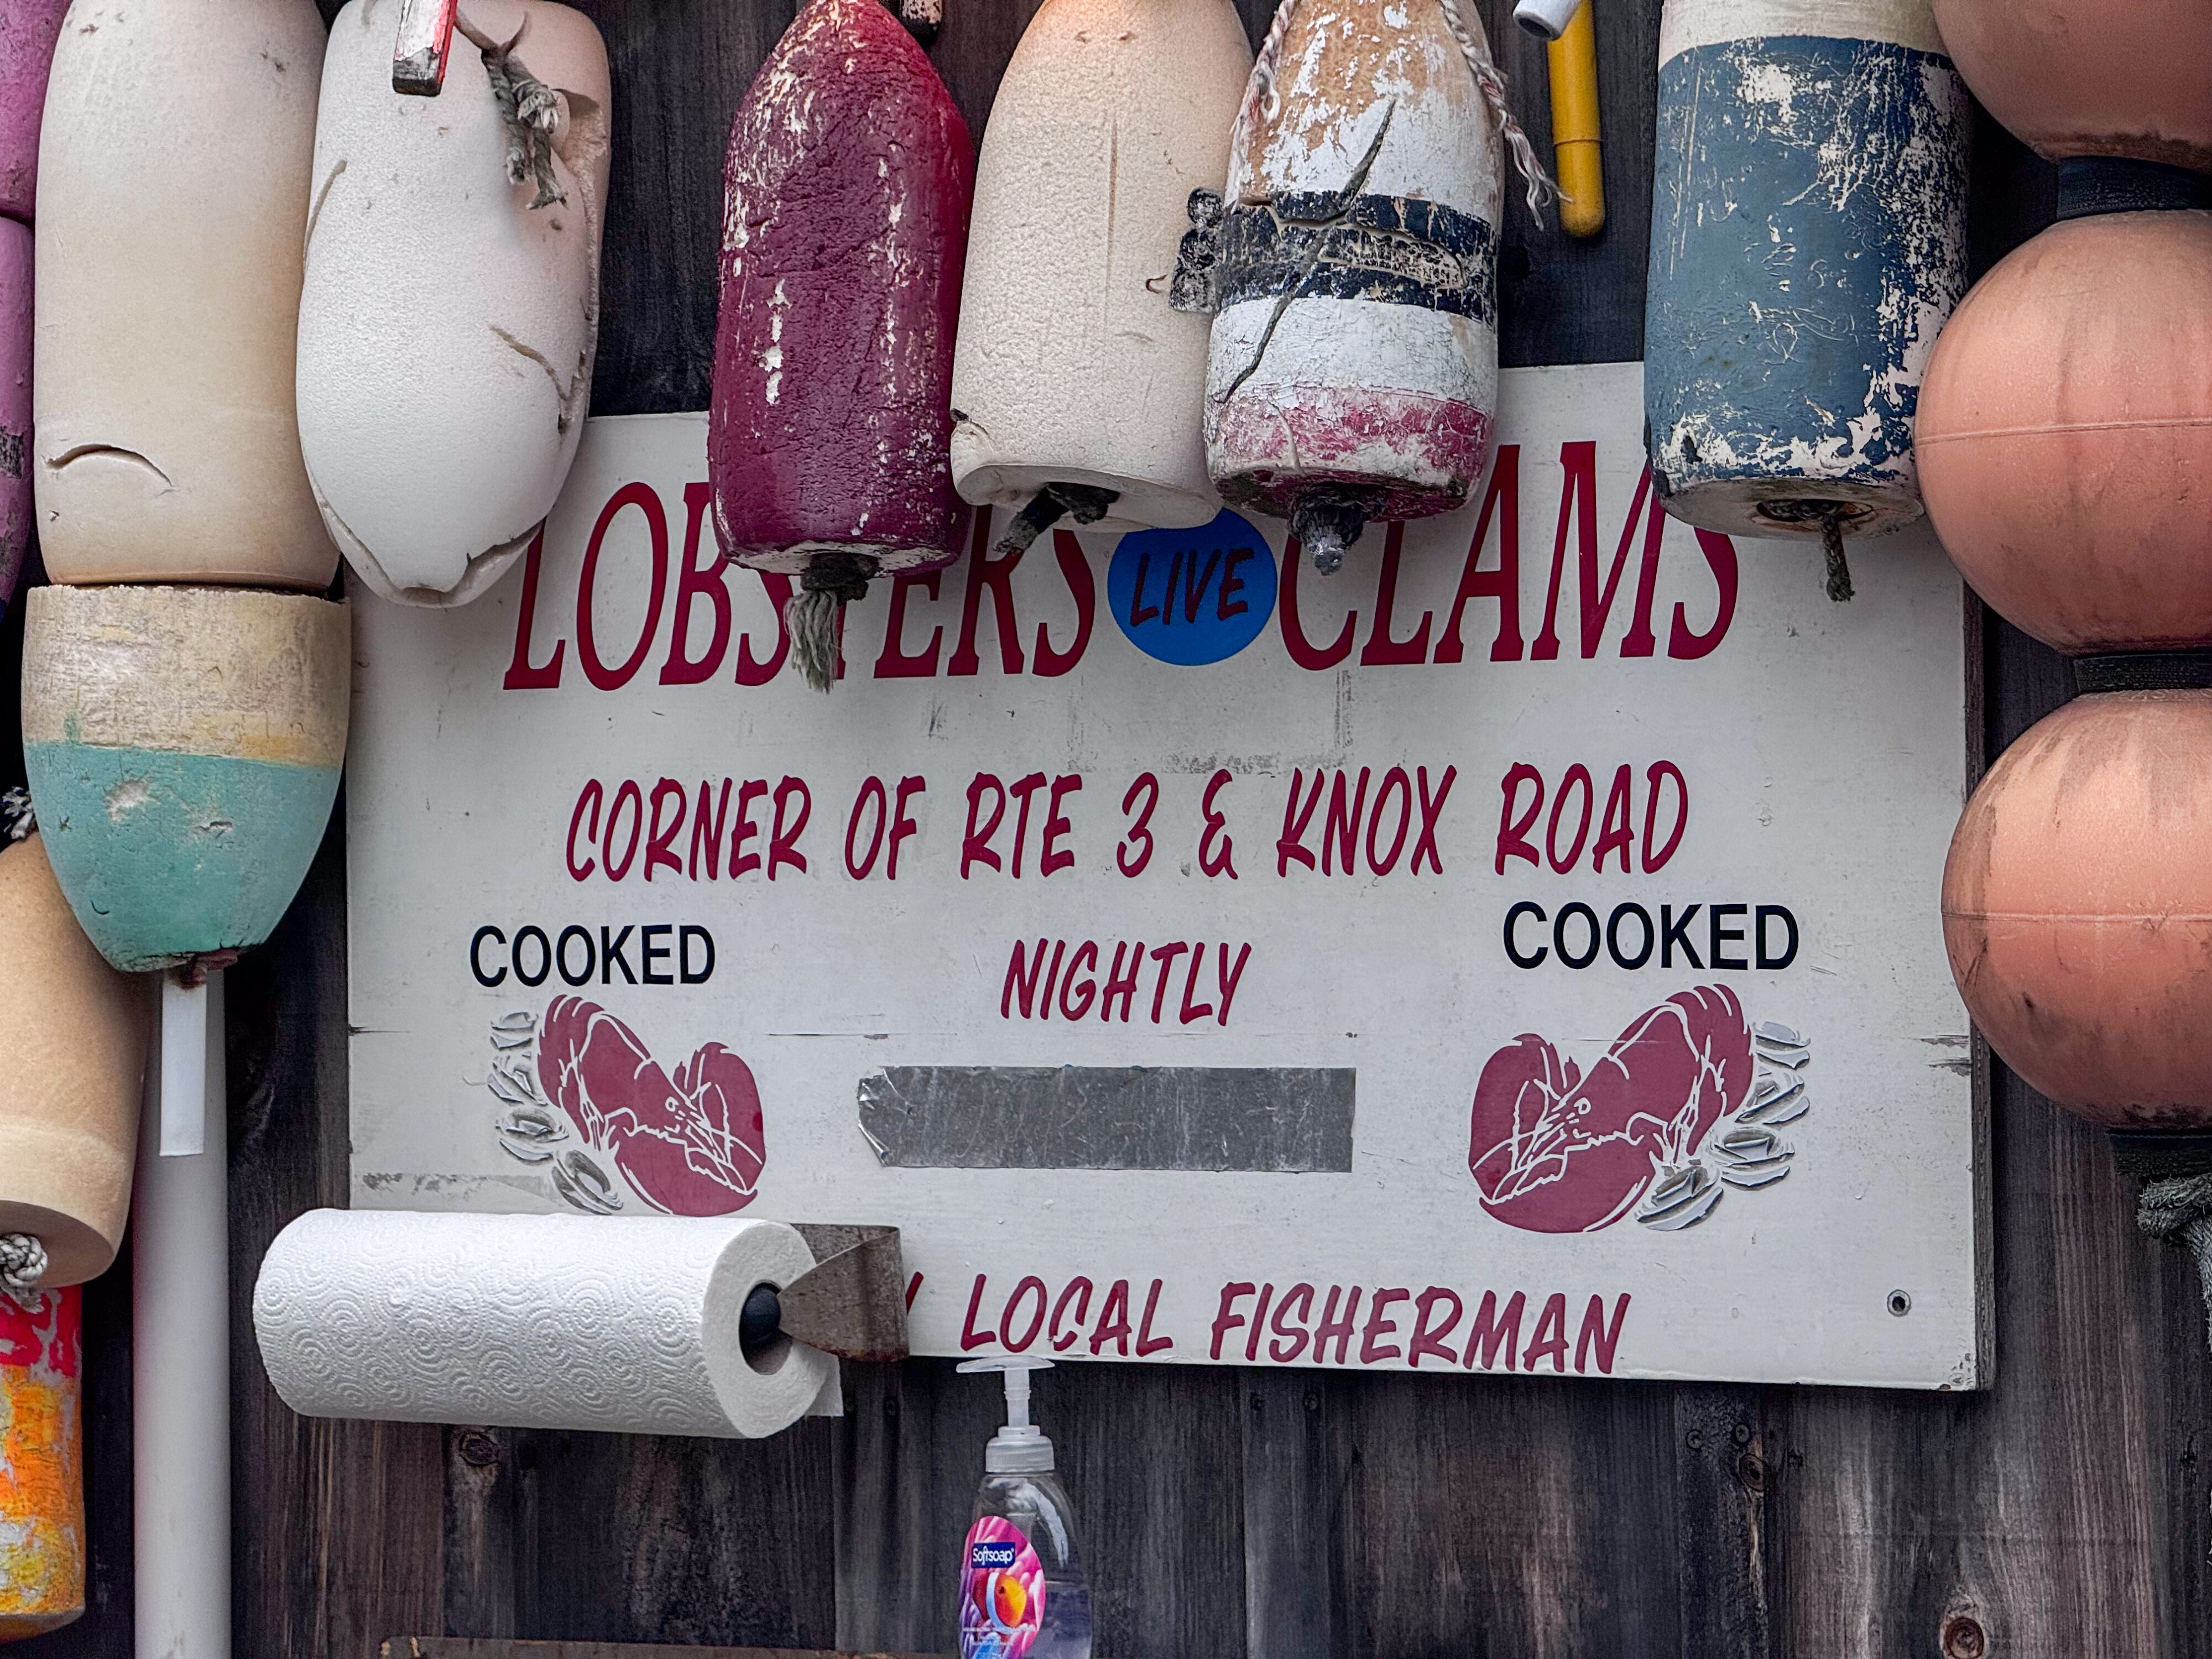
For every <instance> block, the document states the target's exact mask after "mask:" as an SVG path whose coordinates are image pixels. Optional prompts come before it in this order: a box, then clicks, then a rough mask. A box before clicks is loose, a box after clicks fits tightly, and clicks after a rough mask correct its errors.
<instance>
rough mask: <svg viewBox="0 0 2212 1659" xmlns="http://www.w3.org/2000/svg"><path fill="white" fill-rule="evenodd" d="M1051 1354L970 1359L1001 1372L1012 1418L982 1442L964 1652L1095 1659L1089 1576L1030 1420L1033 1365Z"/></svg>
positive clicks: (966, 1552) (965, 1557)
mask: <svg viewBox="0 0 2212 1659" xmlns="http://www.w3.org/2000/svg"><path fill="white" fill-rule="evenodd" d="M1051 1363H1052V1362H1051V1361H1050V1360H1048V1359H972V1360H969V1362H968V1363H967V1364H963V1366H961V1368H960V1369H961V1370H963V1371H999V1372H1001V1373H1003V1374H1004V1376H1005V1378H1006V1426H1005V1427H1004V1428H1002V1429H1000V1431H999V1432H998V1433H997V1434H995V1435H994V1436H993V1437H991V1441H990V1443H989V1444H988V1445H987V1446H986V1447H985V1448H984V1449H983V1471H984V1473H983V1484H982V1485H981V1486H980V1487H978V1488H977V1489H976V1492H975V1516H974V1518H973V1524H972V1525H970V1526H969V1528H968V1539H967V1542H966V1543H965V1544H964V1545H963V1547H962V1550H961V1560H960V1608H959V1626H960V1656H961V1659H1091V1582H1090V1580H1089V1579H1088V1578H1087V1577H1085V1574H1084V1571H1083V1551H1082V1547H1081V1546H1080V1545H1079V1543H1078V1542H1077V1540H1076V1535H1075V1511H1074V1508H1073V1505H1072V1504H1069V1502H1068V1501H1067V1493H1066V1490H1065V1489H1064V1488H1063V1487H1062V1486H1060V1480H1059V1478H1058V1476H1056V1475H1055V1474H1054V1472H1053V1455H1052V1442H1051V1441H1049V1440H1048V1439H1046V1438H1045V1437H1044V1433H1043V1431H1042V1430H1040V1429H1038V1428H1037V1427H1036V1425H1033V1424H1032V1423H1030V1372H1031V1371H1033V1370H1043V1369H1044V1368H1045V1367H1046V1366H1048V1365H1049V1364H1051Z"/></svg>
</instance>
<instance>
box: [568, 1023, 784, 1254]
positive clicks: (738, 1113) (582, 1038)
mask: <svg viewBox="0 0 2212 1659" xmlns="http://www.w3.org/2000/svg"><path fill="white" fill-rule="evenodd" d="M538 1083H539V1085H540V1086H542V1087H543V1088H544V1091H545V1098H546V1099H547V1100H548V1101H550V1102H551V1103H553V1104H554V1105H556V1106H557V1107H559V1108H560V1109H561V1110H562V1111H563V1112H565V1113H567V1114H568V1121H570V1122H571V1123H573V1124H574V1125H575V1127H576V1130H577V1133H580V1135H582V1136H583V1138H584V1139H585V1140H586V1141H587V1142H589V1143H590V1144H591V1145H592V1146H596V1147H605V1149H606V1150H607V1151H608V1152H611V1154H612V1155H613V1158H614V1161H615V1164H616V1165H617V1168H619V1169H620V1170H622V1172H623V1175H624V1176H627V1177H628V1178H629V1184H630V1185H631V1187H632V1188H635V1190H636V1192H637V1194H638V1195H639V1196H640V1197H641V1198H642V1199H644V1200H645V1201H646V1202H647V1203H648V1204H650V1205H652V1206H653V1208H654V1209H656V1210H660V1211H663V1212H665V1213H667V1214H670V1215H728V1214H730V1213H731V1212H733V1211H737V1210H742V1209H743V1208H744V1206H746V1205H748V1204H750V1203H751V1202H752V1200H753V1193H754V1190H755V1188H757V1187H758V1185H759V1183H760V1175H761V1170H762V1167H763V1165H764V1164H766V1163H767V1162H768V1145H767V1136H766V1132H765V1126H764V1125H763V1121H762V1119H761V1103H760V1091H759V1089H758V1088H757V1086H756V1085H754V1083H753V1074H752V1069H751V1067H750V1066H747V1065H746V1064H745V1063H744V1060H740V1059H739V1058H738V1056H737V1055H735V1054H732V1053H731V1052H730V1051H729V1050H728V1049H727V1048H724V1047H723V1046H722V1045H721V1044H720V1043H719V1042H710V1043H708V1045H707V1046H706V1047H705V1048H701V1049H699V1050H698V1051H697V1052H696V1053H695V1054H693V1055H692V1056H691V1058H690V1060H687V1061H686V1062H684V1064H683V1065H681V1066H678V1067H677V1068H676V1076H675V1078H674V1079H673V1080H671V1079H670V1078H669V1075H668V1073H666V1072H665V1071H664V1070H662V1069H661V1065H660V1062H659V1060H655V1059H654V1058H653V1056H652V1054H649V1053H647V1050H646V1047H645V1045H644V1044H643V1043H642V1042H639V1041H638V1040H637V1037H636V1036H635V1034H634V1033H633V1032H632V1031H631V1030H630V1029H629V1026H627V1025H625V1024H623V1023H622V1021H620V1020H618V1019H617V1018H615V1017H614V1016H613V1015H612V1014H611V1013H609V1012H607V1011H606V1010H605V1009H604V1008H602V1007H600V1006H599V1005H598V1004H596V1003H591V1002H586V1001H585V1000H583V999H582V998H580V997H556V998H555V999H554V1000H553V1001H552V1004H551V1005H550V1006H549V1007H548V1008H547V1009H546V1010H545V1018H544V1020H543V1021H542V1022H541V1023H540V1024H539V1025H538Z"/></svg>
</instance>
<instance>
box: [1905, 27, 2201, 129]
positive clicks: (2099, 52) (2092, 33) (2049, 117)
mask: <svg viewBox="0 0 2212 1659" xmlns="http://www.w3.org/2000/svg"><path fill="white" fill-rule="evenodd" d="M1935 8H1936V24H1937V26H1938V27H1941V28H1942V31H1943V44H1944V45H1945V46H1948V47H1949V48H1950V52H1951V57H1952V59H1953V61H1954V62H1955V63H1956V64H1958V66H1959V72H1960V74H1961V75H1963V76H1966V84H1967V85H1968V86H1969V87H1971V88H1973V93H1974V96H1975V97H1977V98H1978V99H1980V100H1981V101H1982V103H1983V104H1984V106H1986V107H1987V108H1988V110H1989V112H1990V114H1992V115H1994V116H1996V118H1997V119H1998V120H2000V121H2002V123H2003V124H2004V125H2006V126H2007V127H2008V128H2009V129H2010V130H2011V131H2012V132H2013V134H2014V136H2015V137H2018V138H2020V139H2021V140H2023V141H2024V142H2026V143H2029V144H2032V145H2033V146H2034V147H2035V149H2037V151H2038V152H2039V153H2040V154H2042V155H2046V156H2049V157H2051V158H2052V159H2053V160H2056V159H2057V158H2058V157H2061V156H2066V155H2129V156H2133V157H2136V159H2138V160H2141V161H2165V162H2167V163H2170V164H2172V165H2173V166H2177V167H2197V168H2202V169H2206V170H2212V0H1935Z"/></svg>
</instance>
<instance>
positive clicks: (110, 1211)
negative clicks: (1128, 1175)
mask: <svg viewBox="0 0 2212 1659" xmlns="http://www.w3.org/2000/svg"><path fill="white" fill-rule="evenodd" d="M150 1008H151V1003H150V1000H149V998H148V996H147V994H146V987H145V986H144V985H143V983H138V982H135V981H131V979H128V978H126V977H125V975H122V974H119V973H118V972H116V970H115V969H112V968H111V967H109V966H108V965H107V963H105V962H103V961H102V960H101V959H100V952H99V951H95V950H94V949H93V947H92V944H91V941H90V940H88V939H86V938H85V936H84V930H83V929H82V928H81V927H78V926H77V922H76V917H75V916H74V915H70V907H69V901H68V900H67V899H65V898H64V897H63V896H62V890H61V887H60V886H59V884H58V883H57V882H56V881H55V880H54V873H53V870H52V866H49V865H48V864H47V862H46V848H45V846H44V844H43V842H42V839H41V837H40V836H37V835H35V834H34V835H33V836H29V837H28V838H27V839H26V840H24V841H21V842H16V843H15V844H14V845H12V846H9V847H8V848H6V849H5V850H4V851H0V1054H6V1055H7V1056H8V1063H7V1065H6V1066H0V1235H6V1234H9V1233H21V1234H27V1235H28V1236H30V1237H33V1238H36V1239H37V1240H38V1241H39V1243H40V1244H42V1245H44V1246H45V1248H46V1271H45V1273H42V1274H41V1275H40V1277H39V1281H38V1282H39V1285H40V1288H41V1289H52V1288H58V1287H59V1286H61V1285H77V1284H82V1282H83V1281H85V1280H86V1279H96V1278H98V1277H99V1276H100V1274H101V1273H106V1271H107V1266H108V1263H110V1262H111V1261H113V1260H114V1259H115V1252H116V1249H117V1247H118V1245H120V1244H121V1243H122V1242H123V1226H124V1223H125V1220H126V1219H127V1218H129V1216H130V1213H131V1161H132V1160H133V1158H136V1157H137V1147H138V1092H139V1089H140V1086H141V1085H142V1083H143V1073H144V1072H145V1066H146V1040H147V1028H148V1025H149V1012H150Z"/></svg>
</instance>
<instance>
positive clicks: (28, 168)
mask: <svg viewBox="0 0 2212 1659" xmlns="http://www.w3.org/2000/svg"><path fill="white" fill-rule="evenodd" d="M68 9H69V0H0V214H5V215H7V216H8V217H9V218H10V219H21V220H24V221H26V222H27V221H28V220H29V219H30V218H31V216H32V211H31V210H32V209H33V206H34V205H35V204H36V203H37V200H38V195H39V121H40V117H41V116H42V115H44V113H45V112H46V71H47V70H50V69H52V67H53V62H54V41H55V40H56V39H57V38H58V36H59V35H60V33H61V32H62V14H63V13H64V12H66V11H67V10H68Z"/></svg>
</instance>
